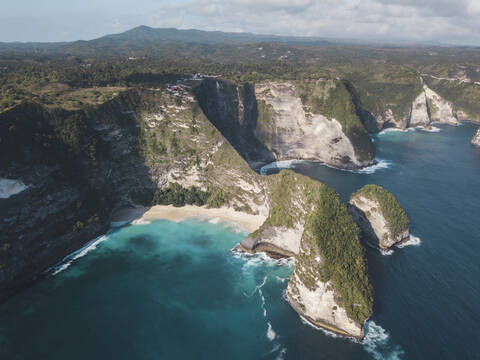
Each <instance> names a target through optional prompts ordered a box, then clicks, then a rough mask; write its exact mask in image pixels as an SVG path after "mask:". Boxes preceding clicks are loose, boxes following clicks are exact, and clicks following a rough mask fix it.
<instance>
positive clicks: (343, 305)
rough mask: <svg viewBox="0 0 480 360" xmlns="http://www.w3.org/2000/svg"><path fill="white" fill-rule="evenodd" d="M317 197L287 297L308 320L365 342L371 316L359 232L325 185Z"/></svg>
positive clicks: (314, 200) (332, 192)
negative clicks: (363, 338)
mask: <svg viewBox="0 0 480 360" xmlns="http://www.w3.org/2000/svg"><path fill="white" fill-rule="evenodd" d="M311 195H312V196H313V201H312V207H311V209H312V210H311V212H310V213H309V214H308V215H307V217H306V221H305V225H304V231H303V234H302V237H301V241H300V249H299V252H298V255H297V257H296V262H295V270H294V272H293V274H292V276H291V278H290V281H289V283H288V287H287V291H286V297H287V300H288V302H289V303H290V305H291V306H292V307H293V308H294V309H295V310H296V311H297V312H298V313H299V314H300V315H301V316H302V317H304V318H305V319H306V320H308V321H310V322H311V323H313V324H314V325H316V326H320V327H323V328H325V329H327V330H330V331H334V332H336V333H339V334H342V335H347V336H353V337H356V338H362V337H363V335H364V330H363V324H364V322H365V321H366V320H367V319H368V318H369V317H370V315H371V313H372V288H371V286H370V285H369V280H368V275H367V266H366V262H365V259H364V256H363V251H364V250H363V248H362V246H361V244H360V241H359V232H360V230H359V229H358V227H357V226H356V225H355V223H354V222H353V220H352V218H351V217H350V215H349V214H348V212H347V209H346V207H345V205H343V203H342V202H341V200H340V198H339V196H338V195H337V194H336V193H335V192H334V191H333V190H331V189H329V188H328V187H326V186H325V185H323V187H321V189H320V191H318V192H316V193H313V194H311Z"/></svg>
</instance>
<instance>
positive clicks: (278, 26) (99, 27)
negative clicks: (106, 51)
mask: <svg viewBox="0 0 480 360" xmlns="http://www.w3.org/2000/svg"><path fill="white" fill-rule="evenodd" d="M138 25H147V26H151V27H175V28H179V29H200V30H221V31H234V32H251V33H257V34H275V35H296V36H317V37H327V38H348V39H360V40H375V41H389V42H392V41H393V42H395V41H415V42H426V43H430V42H441V43H446V44H454V45H480V0H83V1H82V0H74V1H72V0H0V41H72V40H79V39H84V40H89V39H93V38H97V37H100V36H103V35H106V34H112V33H118V32H122V31H125V30H128V29H131V28H133V27H135V26H138Z"/></svg>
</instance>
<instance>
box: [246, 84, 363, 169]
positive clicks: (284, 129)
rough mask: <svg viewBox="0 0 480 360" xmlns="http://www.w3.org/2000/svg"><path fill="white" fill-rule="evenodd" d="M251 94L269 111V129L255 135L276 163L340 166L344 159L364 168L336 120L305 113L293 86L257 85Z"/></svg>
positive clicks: (342, 164) (342, 165)
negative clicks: (297, 161) (291, 161)
mask: <svg viewBox="0 0 480 360" xmlns="http://www.w3.org/2000/svg"><path fill="white" fill-rule="evenodd" d="M255 94H256V97H257V100H258V101H265V103H266V104H267V106H271V108H272V109H273V112H274V115H273V120H274V121H273V124H271V126H273V129H272V130H270V131H269V132H268V133H266V134H262V133H258V132H257V136H258V137H259V138H260V139H262V138H265V137H268V138H269V141H268V144H266V145H267V146H268V147H270V149H271V150H272V151H273V152H274V153H275V154H276V156H277V160H287V159H303V160H319V161H322V162H325V163H327V164H331V165H334V166H341V167H344V165H345V164H344V163H343V162H342V159H345V158H346V157H348V158H349V160H350V162H351V163H353V164H354V165H355V166H365V165H367V164H365V163H364V162H362V161H361V160H359V159H358V158H357V156H356V154H355V151H354V148H353V145H352V143H351V141H350V139H348V137H347V136H346V135H345V134H344V133H343V131H342V126H341V124H340V123H339V122H338V121H337V120H335V119H332V120H329V119H327V118H326V117H325V116H323V115H318V114H312V113H310V112H306V111H305V109H304V107H303V104H302V101H301V99H300V97H299V96H298V94H297V91H296V88H295V85H294V84H291V83H287V82H268V83H262V84H257V85H255Z"/></svg>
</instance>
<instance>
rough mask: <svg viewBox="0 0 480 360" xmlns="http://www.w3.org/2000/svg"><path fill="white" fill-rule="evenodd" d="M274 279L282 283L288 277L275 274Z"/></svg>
mask: <svg viewBox="0 0 480 360" xmlns="http://www.w3.org/2000/svg"><path fill="white" fill-rule="evenodd" d="M275 279H277V280H278V281H280V282H281V283H284V282H285V281H288V280H289V279H290V278H288V277H287V278H282V277H280V276H278V275H275Z"/></svg>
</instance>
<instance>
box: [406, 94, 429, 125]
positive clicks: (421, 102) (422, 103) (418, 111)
mask: <svg viewBox="0 0 480 360" xmlns="http://www.w3.org/2000/svg"><path fill="white" fill-rule="evenodd" d="M429 124H430V116H429V114H428V107H427V96H426V95H425V92H424V91H422V92H421V93H420V94H419V95H418V96H417V98H416V99H415V100H414V101H413V103H412V109H411V112H410V124H409V125H410V126H428V125H429Z"/></svg>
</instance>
